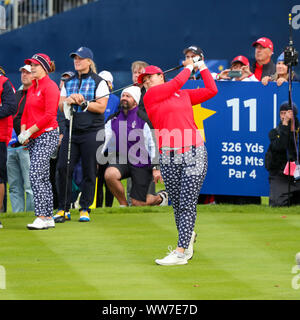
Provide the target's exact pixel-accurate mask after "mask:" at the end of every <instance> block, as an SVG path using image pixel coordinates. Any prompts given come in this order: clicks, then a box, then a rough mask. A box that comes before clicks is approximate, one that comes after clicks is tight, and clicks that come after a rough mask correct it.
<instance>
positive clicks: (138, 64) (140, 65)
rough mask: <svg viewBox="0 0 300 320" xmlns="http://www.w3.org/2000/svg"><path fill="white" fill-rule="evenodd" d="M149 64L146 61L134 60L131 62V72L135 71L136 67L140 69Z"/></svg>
mask: <svg viewBox="0 0 300 320" xmlns="http://www.w3.org/2000/svg"><path fill="white" fill-rule="evenodd" d="M147 66H149V64H148V63H147V62H145V61H134V62H132V64H131V72H133V71H134V70H135V69H138V70H140V69H141V68H146V67H147Z"/></svg>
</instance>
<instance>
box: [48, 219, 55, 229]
mask: <svg viewBox="0 0 300 320" xmlns="http://www.w3.org/2000/svg"><path fill="white" fill-rule="evenodd" d="M46 224H47V226H48V228H55V222H54V219H53V218H51V219H46Z"/></svg>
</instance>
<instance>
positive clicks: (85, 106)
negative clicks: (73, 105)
mask: <svg viewBox="0 0 300 320" xmlns="http://www.w3.org/2000/svg"><path fill="white" fill-rule="evenodd" d="M199 60H202V57H200V56H195V57H194V58H193V61H194V62H197V61H199ZM182 67H183V64H181V65H179V66H177V67H174V68H171V69H168V70H166V71H163V74H166V73H169V72H172V71H175V70H178V69H180V68H182ZM137 84H138V83H137V82H136V83H131V84H129V85H127V86H125V87H122V88H120V89H117V90H113V91H111V92H110V93H109V94H106V95H104V96H100V97H96V98H94V99H92V100H89V101H84V102H83V103H82V104H81V105H80V107H81V109H83V110H85V109H86V108H87V106H88V104H89V103H90V102H95V101H97V100H98V99H101V98H104V97H107V96H108V95H110V94H113V93H117V92H119V91H121V90H124V89H126V88H129V87H131V86H136V85H137Z"/></svg>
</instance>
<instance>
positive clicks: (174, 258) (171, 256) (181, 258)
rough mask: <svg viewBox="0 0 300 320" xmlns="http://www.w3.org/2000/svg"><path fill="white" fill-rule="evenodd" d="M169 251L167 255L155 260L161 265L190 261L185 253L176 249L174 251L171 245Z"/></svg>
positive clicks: (174, 264) (173, 264)
mask: <svg viewBox="0 0 300 320" xmlns="http://www.w3.org/2000/svg"><path fill="white" fill-rule="evenodd" d="M169 251H170V252H169V253H168V254H167V256H166V257H164V258H163V259H156V260H155V262H156V263H157V264H159V265H161V266H176V265H182V264H187V263H188V261H187V259H186V257H185V254H184V253H183V254H180V253H178V252H177V251H175V250H173V251H172V247H169Z"/></svg>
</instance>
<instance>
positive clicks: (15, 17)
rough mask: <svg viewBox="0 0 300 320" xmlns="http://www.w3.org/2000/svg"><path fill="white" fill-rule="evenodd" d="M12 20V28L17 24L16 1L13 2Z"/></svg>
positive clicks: (15, 27) (16, 26)
mask: <svg viewBox="0 0 300 320" xmlns="http://www.w3.org/2000/svg"><path fill="white" fill-rule="evenodd" d="M12 20H13V29H17V28H18V25H19V12H18V1H14V2H13V12H12Z"/></svg>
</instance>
